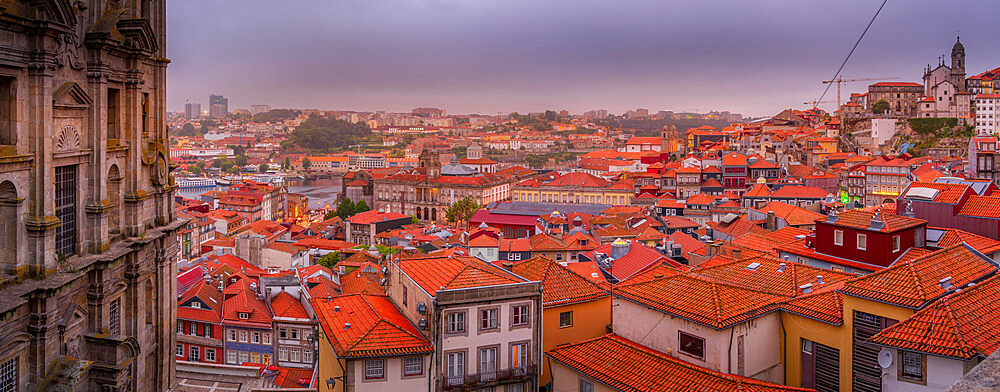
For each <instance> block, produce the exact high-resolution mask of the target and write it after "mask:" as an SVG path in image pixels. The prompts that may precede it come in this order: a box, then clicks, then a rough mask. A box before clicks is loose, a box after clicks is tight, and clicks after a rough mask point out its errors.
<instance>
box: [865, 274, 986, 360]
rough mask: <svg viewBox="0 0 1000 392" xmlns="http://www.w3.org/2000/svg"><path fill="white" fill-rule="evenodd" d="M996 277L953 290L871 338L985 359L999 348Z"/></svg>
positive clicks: (908, 347) (919, 349)
mask: <svg viewBox="0 0 1000 392" xmlns="http://www.w3.org/2000/svg"><path fill="white" fill-rule="evenodd" d="M997 298H1000V277H997V276H993V277H991V278H989V279H987V280H985V281H983V282H981V283H979V284H976V285H974V286H972V287H964V288H961V289H960V290H954V291H953V292H952V293H951V294H948V295H947V296H945V297H944V298H941V299H940V300H938V301H936V302H934V303H933V304H932V305H930V306H928V307H926V308H924V309H922V310H920V311H919V312H917V313H916V314H914V315H913V316H911V317H910V318H908V319H906V320H904V321H903V322H901V323H898V324H896V325H893V326H891V327H889V328H886V329H884V330H882V332H879V333H878V334H877V335H875V336H873V337H872V338H871V341H872V342H874V343H876V344H879V345H883V346H889V347H896V348H900V349H903V350H909V351H917V352H922V353H927V354H932V355H939V356H946V357H954V358H960V359H973V358H985V357H987V356H989V355H990V354H992V353H993V352H994V351H996V350H997V348H998V347H1000V301H997Z"/></svg>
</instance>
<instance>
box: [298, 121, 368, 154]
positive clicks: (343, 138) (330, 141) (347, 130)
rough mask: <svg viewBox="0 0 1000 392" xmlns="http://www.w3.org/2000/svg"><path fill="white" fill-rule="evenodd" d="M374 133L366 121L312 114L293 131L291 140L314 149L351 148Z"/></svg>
mask: <svg viewBox="0 0 1000 392" xmlns="http://www.w3.org/2000/svg"><path fill="white" fill-rule="evenodd" d="M371 133H372V130H371V128H368V124H365V123H364V122H360V121H359V122H357V123H350V122H347V121H344V120H338V119H335V118H326V117H321V116H316V115H312V116H309V119H307V120H306V121H304V122H302V124H301V125H299V126H298V127H296V128H295V130H294V131H292V136H291V140H292V141H293V142H295V144H297V145H298V146H299V147H303V148H308V149H312V150H330V149H334V148H349V147H350V146H351V145H352V144H359V143H360V142H362V141H365V140H366V139H367V138H368V136H370V135H371Z"/></svg>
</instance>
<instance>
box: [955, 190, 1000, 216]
mask: <svg viewBox="0 0 1000 392" xmlns="http://www.w3.org/2000/svg"><path fill="white" fill-rule="evenodd" d="M958 215H964V216H973V217H977V218H990V219H1000V196H979V195H972V196H970V197H969V200H966V201H965V204H964V205H962V209H961V210H959V211H958Z"/></svg>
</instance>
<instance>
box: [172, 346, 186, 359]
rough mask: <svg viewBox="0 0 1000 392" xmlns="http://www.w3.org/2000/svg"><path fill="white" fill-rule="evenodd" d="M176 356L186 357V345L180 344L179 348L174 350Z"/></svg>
mask: <svg viewBox="0 0 1000 392" xmlns="http://www.w3.org/2000/svg"><path fill="white" fill-rule="evenodd" d="M174 355H177V356H178V357H183V356H184V345H183V344H178V345H177V348H176V349H174Z"/></svg>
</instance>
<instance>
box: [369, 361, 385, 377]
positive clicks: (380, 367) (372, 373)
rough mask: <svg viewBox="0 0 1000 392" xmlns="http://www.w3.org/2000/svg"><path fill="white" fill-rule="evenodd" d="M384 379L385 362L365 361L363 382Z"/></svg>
mask: <svg viewBox="0 0 1000 392" xmlns="http://www.w3.org/2000/svg"><path fill="white" fill-rule="evenodd" d="M383 378H385V360H383V359H369V360H366V361H365V380H381V379H383Z"/></svg>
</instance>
